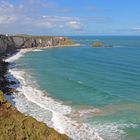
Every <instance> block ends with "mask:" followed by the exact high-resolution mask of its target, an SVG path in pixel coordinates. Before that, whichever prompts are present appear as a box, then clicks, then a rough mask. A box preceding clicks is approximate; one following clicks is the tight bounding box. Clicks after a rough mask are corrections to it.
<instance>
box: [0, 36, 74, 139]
mask: <svg viewBox="0 0 140 140" xmlns="http://www.w3.org/2000/svg"><path fill="white" fill-rule="evenodd" d="M72 44H73V42H72V41H71V40H69V39H68V38H65V37H46V36H45V37H40V36H39V37H37V36H34V37H33V36H7V35H0V140H25V139H28V140H68V139H69V137H68V136H66V135H65V134H60V133H58V132H57V131H55V130H54V129H53V128H49V127H48V126H47V125H46V124H44V123H42V122H38V121H37V120H36V119H34V118H33V117H30V116H25V115H24V114H22V113H20V112H19V111H18V110H17V109H16V108H15V107H14V106H12V104H11V103H9V102H8V101H7V100H6V98H5V94H8V95H9V94H12V93H13V92H14V91H16V89H12V88H10V85H11V84H15V83H14V81H12V82H10V81H8V80H7V79H6V76H5V75H6V74H7V73H8V66H9V63H8V62H5V61H4V58H5V57H7V54H12V53H14V52H15V51H16V50H17V49H23V48H38V47H48V48H49V47H50V46H52V47H53V46H61V45H72Z"/></svg>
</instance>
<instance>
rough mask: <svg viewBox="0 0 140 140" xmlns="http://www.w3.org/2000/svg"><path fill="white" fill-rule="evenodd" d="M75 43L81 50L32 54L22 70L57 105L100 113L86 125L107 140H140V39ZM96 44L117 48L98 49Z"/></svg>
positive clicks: (87, 119)
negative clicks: (29, 75)
mask: <svg viewBox="0 0 140 140" xmlns="http://www.w3.org/2000/svg"><path fill="white" fill-rule="evenodd" d="M71 38H72V39H73V40H74V41H76V42H77V43H80V44H82V46H80V47H66V48H53V49H46V50H42V51H36V52H29V53H27V54H25V56H24V57H22V58H20V59H19V60H18V64H19V65H17V67H18V68H19V69H24V70H25V71H28V72H29V73H30V74H31V76H32V77H33V78H34V79H35V80H36V81H37V84H38V85H39V87H40V89H41V90H43V91H46V92H47V93H48V95H49V96H50V97H52V98H53V99H56V100H57V101H62V102H63V103H64V104H67V105H69V106H72V107H73V108H76V109H81V108H84V109H85V110H86V109H87V110H88V109H91V108H97V109H99V110H100V111H99V112H95V113H93V112H90V113H89V114H88V113H87V114H85V116H84V118H83V119H82V120H81V121H83V122H86V123H89V124H91V125H94V126H96V127H97V128H98V130H97V132H98V133H99V135H100V136H102V137H103V138H104V139H105V140H108V139H110V140H114V139H113V137H114V135H115V137H116V139H120V140H140V37H135V36H133V37H131V36H129V37H124V36H116V37H115V36H108V37H103V36H102V37H101V36H100V37H99V36H85V37H78V36H77V37H71ZM94 41H102V42H103V43H104V45H105V46H109V45H111V46H113V48H107V47H102V48H93V47H91V44H92V43H93V42H94ZM109 131H110V133H109ZM115 137H114V138H115Z"/></svg>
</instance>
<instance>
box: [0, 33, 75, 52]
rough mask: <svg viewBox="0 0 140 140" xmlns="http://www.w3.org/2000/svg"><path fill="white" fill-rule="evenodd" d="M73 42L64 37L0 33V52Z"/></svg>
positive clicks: (70, 43)
mask: <svg viewBox="0 0 140 140" xmlns="http://www.w3.org/2000/svg"><path fill="white" fill-rule="evenodd" d="M72 44H74V43H73V41H72V40H70V39H68V38H66V37H54V36H29V35H0V53H5V52H11V51H14V50H15V49H22V48H33V47H53V46H54V47H55V46H63V45H72Z"/></svg>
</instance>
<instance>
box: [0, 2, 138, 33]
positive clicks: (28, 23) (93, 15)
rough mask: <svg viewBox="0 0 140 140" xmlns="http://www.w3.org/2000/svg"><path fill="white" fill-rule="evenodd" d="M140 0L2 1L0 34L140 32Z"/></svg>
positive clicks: (0, 5)
mask: <svg viewBox="0 0 140 140" xmlns="http://www.w3.org/2000/svg"><path fill="white" fill-rule="evenodd" d="M139 6H140V0H70V1H68V0H0V33H10V34H12V33H13V34H35V35H38V34H39V35H140V8H139Z"/></svg>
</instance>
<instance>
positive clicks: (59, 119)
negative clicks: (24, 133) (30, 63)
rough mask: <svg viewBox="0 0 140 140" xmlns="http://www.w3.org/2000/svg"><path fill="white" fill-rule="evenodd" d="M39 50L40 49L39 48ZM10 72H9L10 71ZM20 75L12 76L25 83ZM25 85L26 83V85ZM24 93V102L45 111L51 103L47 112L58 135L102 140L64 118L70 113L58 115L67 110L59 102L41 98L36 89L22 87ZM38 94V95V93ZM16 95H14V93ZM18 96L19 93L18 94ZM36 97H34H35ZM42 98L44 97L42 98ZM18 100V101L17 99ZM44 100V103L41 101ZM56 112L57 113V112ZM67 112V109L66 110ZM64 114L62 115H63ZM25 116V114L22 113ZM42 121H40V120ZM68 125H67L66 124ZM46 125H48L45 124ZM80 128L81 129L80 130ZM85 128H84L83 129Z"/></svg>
mask: <svg viewBox="0 0 140 140" xmlns="http://www.w3.org/2000/svg"><path fill="white" fill-rule="evenodd" d="M39 49H40V48H39ZM36 50H38V49H36ZM30 51H34V49H21V50H20V51H19V52H18V53H17V54H16V55H13V56H12V57H10V58H8V59H7V60H8V61H12V62H14V61H15V60H16V59H18V58H19V57H21V56H23V55H24V53H26V52H30ZM10 71H11V70H10ZM18 73H20V77H17V76H19V75H18ZM21 73H22V71H20V70H19V71H17V72H16V73H14V74H13V73H12V75H13V76H14V77H15V78H16V79H18V80H19V79H20V78H21V81H20V80H19V82H21V83H26V82H27V81H23V80H22V79H23V76H22V75H21ZM15 74H16V75H15ZM24 79H26V78H25V77H24ZM26 84H27V83H26ZM22 86H24V85H22ZM29 88H30V89H31V88H32V87H30V85H29ZM24 90H25V91H24V93H23V91H22V90H21V94H24V96H26V98H27V99H26V100H29V101H31V102H33V103H35V104H37V105H38V106H40V107H41V108H42V107H43V108H44V107H45V109H46V107H47V106H50V101H51V104H52V105H53V108H52V109H51V110H50V108H48V107H47V108H48V110H50V111H51V112H52V114H53V118H52V122H53V126H51V127H53V128H54V129H55V130H57V132H60V133H65V134H66V135H68V136H69V137H70V138H73V137H75V136H74V135H75V134H74V133H75V132H76V131H77V134H76V135H77V137H76V138H75V139H80V138H79V136H80V135H81V133H83V134H82V136H81V137H84V138H86V137H87V135H89V137H90V138H91V137H94V138H93V139H94V140H102V138H101V137H99V135H98V134H97V133H96V132H95V131H94V129H93V130H91V131H93V132H92V135H93V134H94V136H92V135H91V134H88V129H90V128H88V127H89V126H85V125H84V124H79V123H77V122H75V121H74V120H71V119H70V118H67V117H66V116H65V113H66V115H67V114H69V113H68V112H70V110H69V109H68V110H69V111H68V112H67V111H66V112H65V111H64V112H63V111H62V112H61V113H58V112H59V110H65V108H67V106H65V105H64V106H63V104H61V103H59V102H57V101H55V100H52V99H51V98H49V97H46V98H42V97H41V96H43V95H42V93H40V91H38V89H35V90H34V88H33V90H31V92H30V91H28V89H27V91H26V87H24ZM32 92H35V95H36V94H37V95H38V94H39V95H38V97H40V98H41V101H42V102H46V100H48V101H49V102H48V103H47V102H46V104H45V106H44V105H43V104H40V103H39V98H38V99H36V97H34V98H33V94H32ZM38 92H39V93H38ZM28 93H31V95H29V94H28ZM15 94H16V93H15ZM19 94H20V93H19ZM37 95H36V96H37ZM43 97H44V96H43ZM17 100H18V99H17ZM36 100H37V102H36ZM43 100H44V101H43ZM58 106H59V108H58V109H57V108H56V107H58ZM56 109H57V110H58V111H57V110H56ZM66 110H67V109H66ZM20 112H22V111H21V110H20ZM22 113H24V112H22ZM63 113H64V114H63ZM24 114H25V113H24ZM31 116H33V115H31ZM33 117H34V118H36V119H37V120H40V119H39V118H37V117H36V116H33ZM41 121H42V120H41ZM67 123H68V124H67ZM47 125H48V124H47ZM80 127H81V128H80ZM84 127H85V128H84ZM77 128H79V130H78V129H77ZM71 129H74V130H71ZM85 129H87V130H86V131H85Z"/></svg>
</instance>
